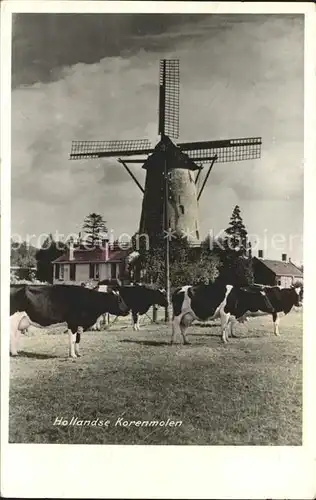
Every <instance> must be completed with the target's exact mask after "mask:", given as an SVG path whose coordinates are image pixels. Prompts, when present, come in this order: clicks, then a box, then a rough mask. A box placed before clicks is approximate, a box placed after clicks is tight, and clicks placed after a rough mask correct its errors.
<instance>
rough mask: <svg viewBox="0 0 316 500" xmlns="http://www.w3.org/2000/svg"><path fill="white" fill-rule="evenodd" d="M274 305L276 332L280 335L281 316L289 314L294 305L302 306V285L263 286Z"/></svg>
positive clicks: (273, 316) (273, 315)
mask: <svg viewBox="0 0 316 500" xmlns="http://www.w3.org/2000/svg"><path fill="white" fill-rule="evenodd" d="M261 290H263V291H264V292H265V294H266V296H267V298H268V299H269V302H270V304H271V305H272V307H273V313H272V318H273V327H274V334H275V335H279V334H280V332H279V323H280V316H281V315H282V314H283V315H286V314H288V313H289V312H290V311H291V310H292V308H293V307H300V306H301V293H302V287H301V286H300V285H297V286H293V287H290V288H280V287H279V286H272V287H268V286H265V287H262V288H261Z"/></svg>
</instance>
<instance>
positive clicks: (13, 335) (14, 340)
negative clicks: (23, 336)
mask: <svg viewBox="0 0 316 500" xmlns="http://www.w3.org/2000/svg"><path fill="white" fill-rule="evenodd" d="M18 335H19V330H18V329H17V328H16V329H15V328H12V326H11V331H10V354H11V356H17V355H18Z"/></svg>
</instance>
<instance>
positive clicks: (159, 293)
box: [155, 288, 168, 307]
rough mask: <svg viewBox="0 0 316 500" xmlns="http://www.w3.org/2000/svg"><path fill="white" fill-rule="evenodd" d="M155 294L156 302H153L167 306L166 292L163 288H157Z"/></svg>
mask: <svg viewBox="0 0 316 500" xmlns="http://www.w3.org/2000/svg"><path fill="white" fill-rule="evenodd" d="M155 296H156V300H157V302H155V303H156V304H157V305H158V306H161V307H168V300H167V292H166V290H165V289H164V288H159V289H158V290H156V293H155Z"/></svg>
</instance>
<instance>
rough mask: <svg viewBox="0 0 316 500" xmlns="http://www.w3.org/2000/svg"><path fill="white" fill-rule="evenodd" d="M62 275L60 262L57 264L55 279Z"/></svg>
mask: <svg viewBox="0 0 316 500" xmlns="http://www.w3.org/2000/svg"><path fill="white" fill-rule="evenodd" d="M59 276H60V264H55V279H56V280H59Z"/></svg>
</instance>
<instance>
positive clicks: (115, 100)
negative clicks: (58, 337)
mask: <svg viewBox="0 0 316 500" xmlns="http://www.w3.org/2000/svg"><path fill="white" fill-rule="evenodd" d="M94 26H95V25H94ZM123 31H124V30H123V29H122V33H123ZM170 32H172V33H173V36H172V37H168V34H170ZM188 35H190V37H189V36H188ZM28 36H29V37H30V35H28ZM97 36H98V35H96V37H97ZM113 36H114V35H113ZM122 36H123V35H122ZM124 36H125V38H124V40H125V41H124V43H123V41H122V40H123V38H122V40H121V42H120V54H122V51H123V52H124V49H126V50H129V47H130V46H131V47H132V48H133V50H132V51H131V53H130V54H129V55H128V57H122V56H120V55H111V56H107V57H103V58H102V59H101V60H100V61H98V62H95V61H93V62H92V63H90V64H85V63H83V62H78V61H76V64H70V65H69V64H65V65H62V66H61V65H60V64H57V65H56V67H55V68H54V69H53V77H52V80H53V81H49V82H48V83H45V82H41V81H38V82H36V83H33V84H32V85H30V86H28V87H25V88H16V89H15V90H13V93H12V199H13V204H14V206H15V208H14V210H13V227H18V228H19V230H22V229H23V230H24V231H29V230H30V231H32V232H41V231H45V230H47V229H46V226H47V221H50V224H51V225H52V226H56V227H58V228H63V227H65V228H68V231H71V230H73V229H71V228H73V227H74V226H76V225H80V223H81V222H82V220H83V218H84V216H85V215H86V214H87V213H88V212H89V211H94V212H100V213H102V214H104V216H105V218H106V219H107V220H108V221H109V222H110V224H111V225H113V226H114V225H115V228H117V230H118V231H128V232H134V231H135V230H136V229H137V227H138V221H139V217H140V207H141V193H140V192H139V189H138V188H137V186H135V184H134V183H133V181H132V180H131V179H130V178H129V176H128V174H127V173H126V172H125V170H124V169H123V167H122V166H121V165H119V164H118V163H117V162H116V160H115V159H107V160H82V161H69V159H68V158H69V153H70V147H71V141H72V140H112V139H141V138H148V139H150V140H151V141H152V142H153V144H155V143H156V142H157V139H158V137H157V128H158V123H157V121H158V64H159V59H160V58H161V57H178V58H179V59H180V70H181V88H180V139H179V141H180V142H186V141H194V140H210V139H221V138H233V137H245V136H262V138H263V146H262V158H261V160H254V161H247V162H240V163H232V164H217V165H215V167H214V169H213V171H212V174H211V176H210V180H209V182H208V184H207V186H206V188H205V193H204V194H203V200H202V201H201V221H202V222H201V223H202V226H203V227H204V226H207V224H208V222H207V223H206V224H204V222H203V221H204V220H207V221H208V220H209V216H208V213H209V212H211V213H212V214H215V215H214V217H215V216H216V217H217V216H218V220H221V221H222V222H221V223H222V224H223V225H227V223H225V220H226V221H228V219H229V216H230V213H231V210H232V208H233V205H234V204H236V203H239V204H244V206H245V210H246V211H249V210H250V211H251V208H250V207H251V203H253V204H255V203H256V202H258V203H259V204H260V203H266V204H267V207H268V206H269V203H271V202H272V201H273V200H274V201H275V202H277V203H283V202H284V203H287V201H288V200H297V202H298V205H297V207H299V206H300V205H299V200H300V199H302V193H303V184H302V182H303V168H302V158H303V78H302V76H303V25H302V20H301V19H300V18H299V17H297V18H293V17H290V16H289V17H285V16H284V17H279V16H254V17H251V16H246V17H244V18H243V21H242V22H241V21H240V18H238V22H237V19H236V16H233V18H230V17H228V18H227V19H225V17H222V18H221V19H219V18H216V16H207V17H203V19H200V20H199V21H194V22H192V21H190V19H188V22H187V23H185V24H182V25H181V24H179V25H178V26H176V25H172V24H169V25H168V26H167V27H166V29H165V30H163V29H162V28H160V29H158V28H157V27H156V32H151V33H149V35H147V38H146V37H138V36H136V35H135V31H132V32H129V31H128V30H127V31H125V35H124ZM70 38H71V36H70ZM35 40H36V38H35ZM167 40H168V43H166V42H167ZM140 41H142V44H140ZM29 43H30V44H31V38H29ZM152 43H154V44H155V50H153V47H152ZM137 44H139V45H137ZM78 45H80V47H79V46H78V47H77V51H78V53H77V57H75V55H76V51H75V49H74V48H73V49H72V50H73V57H70V58H69V60H72V59H73V58H75V59H77V60H79V59H80V54H81V52H80V50H81V44H78ZM140 45H142V47H140ZM136 47H137V49H136ZM53 48H54V46H53V47H52V48H50V49H47V50H48V52H49V54H50V56H49V57H51V52H52V51H53ZM44 50H45V48H44V47H42V52H41V53H42V54H44ZM67 50H68V49H67ZM67 50H66V52H67ZM91 50H92V49H91ZM66 59H67V58H65V60H66ZM35 74H36V75H37V72H35ZM131 168H132V169H133V171H134V172H135V174H136V175H137V177H138V178H139V179H140V181H141V183H142V184H144V178H145V172H144V171H143V170H142V169H141V166H140V165H139V164H138V165H135V166H132V167H131ZM218 193H220V195H219V194H218ZM18 200H19V201H18ZM204 200H208V203H207V204H206V201H204ZM260 206H262V205H260ZM284 206H287V207H288V206H289V205H284ZM16 207H18V208H16ZM22 207H24V209H23V212H24V217H23V223H21V222H20V221H19V217H20V216H19V210H22ZM39 207H40V208H39ZM268 210H269V208H267V210H266V212H267V211H268ZM36 213H37V214H41V217H39V216H37V217H36ZM288 213H289V216H288V217H287V219H286V222H284V221H283V220H282V225H283V226H284V225H285V226H286V227H290V226H291V215H290V212H288ZM222 214H225V217H224V220H222ZM245 216H247V213H246V214H245ZM212 217H213V215H212ZM267 218H269V217H267ZM260 224H263V221H262V220H261V222H260ZM280 224H281V223H280ZM30 228H31V229H30Z"/></svg>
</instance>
